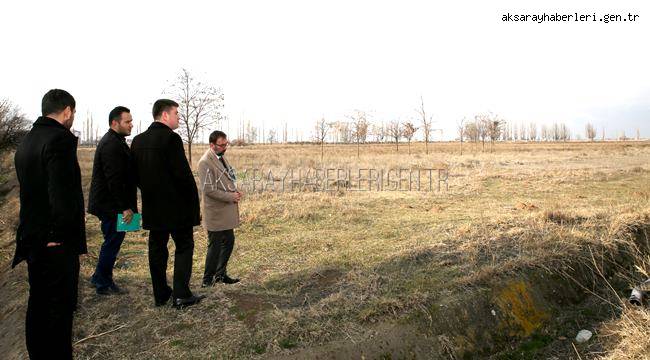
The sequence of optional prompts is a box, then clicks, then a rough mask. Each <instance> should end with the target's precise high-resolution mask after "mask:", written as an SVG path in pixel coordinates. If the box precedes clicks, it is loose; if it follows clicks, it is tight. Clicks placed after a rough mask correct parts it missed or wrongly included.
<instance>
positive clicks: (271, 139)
mask: <svg viewBox="0 0 650 360" xmlns="http://www.w3.org/2000/svg"><path fill="white" fill-rule="evenodd" d="M266 141H268V143H269V144H273V143H275V130H274V129H271V130H269V132H268V137H267V138H266Z"/></svg>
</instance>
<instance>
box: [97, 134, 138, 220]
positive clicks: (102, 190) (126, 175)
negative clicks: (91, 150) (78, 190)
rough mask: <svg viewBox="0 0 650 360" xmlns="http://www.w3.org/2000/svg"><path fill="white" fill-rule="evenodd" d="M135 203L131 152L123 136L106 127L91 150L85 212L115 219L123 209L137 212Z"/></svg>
mask: <svg viewBox="0 0 650 360" xmlns="http://www.w3.org/2000/svg"><path fill="white" fill-rule="evenodd" d="M137 202H138V201H137V188H136V185H135V174H134V173H133V165H132V160H131V151H130V150H129V146H128V145H127V144H126V140H125V139H124V136H123V135H120V134H118V133H116V132H115V131H113V129H109V130H108V132H107V133H106V134H105V135H104V136H103V137H102V139H101V140H100V141H99V144H97V150H96V151H95V159H94V161H93V177H92V181H91V183H90V194H89V195H88V212H89V213H91V214H93V215H96V216H97V217H99V218H116V215H117V213H121V212H123V211H124V210H127V209H131V210H133V212H138V204H137Z"/></svg>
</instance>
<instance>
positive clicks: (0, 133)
mask: <svg viewBox="0 0 650 360" xmlns="http://www.w3.org/2000/svg"><path fill="white" fill-rule="evenodd" d="M28 125H29V122H28V121H27V119H26V118H25V115H23V114H22V112H21V110H20V108H18V106H16V105H14V104H13V103H12V102H11V101H9V100H8V99H0V151H4V150H7V149H9V148H12V147H15V146H16V145H18V143H19V142H20V140H21V139H22V137H23V136H24V135H25V134H26V133H27V126H28Z"/></svg>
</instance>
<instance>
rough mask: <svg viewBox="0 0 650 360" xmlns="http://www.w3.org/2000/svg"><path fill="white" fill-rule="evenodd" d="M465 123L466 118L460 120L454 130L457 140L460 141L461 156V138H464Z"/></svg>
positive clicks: (461, 151)
mask: <svg viewBox="0 0 650 360" xmlns="http://www.w3.org/2000/svg"><path fill="white" fill-rule="evenodd" d="M465 121H467V119H466V118H464V117H463V118H462V119H461V120H460V121H459V122H458V123H457V124H456V125H457V126H456V129H457V130H458V140H460V154H461V155H463V137H464V136H465Z"/></svg>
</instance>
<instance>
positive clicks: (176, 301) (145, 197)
mask: <svg viewBox="0 0 650 360" xmlns="http://www.w3.org/2000/svg"><path fill="white" fill-rule="evenodd" d="M152 112H153V118H154V122H153V124H151V126H149V128H148V129H147V131H145V132H143V133H142V134H140V135H138V136H136V137H135V138H134V139H133V142H132V143H131V152H132V153H133V160H134V166H135V173H136V178H137V180H136V181H137V184H138V187H139V188H140V193H141V195H142V227H143V228H145V229H147V230H149V270H150V271H151V282H152V284H153V294H154V300H155V303H156V306H162V305H164V304H166V303H167V301H168V300H169V298H170V296H172V295H173V303H172V305H173V306H174V307H176V308H181V307H185V306H190V305H194V304H196V303H198V302H199V301H200V300H201V299H202V298H203V297H202V296H194V295H193V294H192V291H191V290H190V286H189V283H190V278H191V276H192V255H193V253H194V232H193V227H194V226H196V225H199V224H200V222H201V217H200V214H199V195H198V190H197V188H196V182H195V181H194V175H192V170H191V169H190V165H189V163H188V162H187V158H186V157H185V150H184V148H183V141H182V140H181V137H180V136H179V135H178V134H176V133H175V132H174V130H175V129H177V128H178V104H177V103H176V102H174V101H172V100H167V99H160V100H157V101H156V102H155V103H154V104H153V111H152ZM170 235H171V237H172V239H173V240H174V244H175V246H176V252H175V258H174V283H173V285H174V288H173V291H172V289H171V288H170V287H169V285H167V276H166V271H167V259H168V257H169V253H168V251H167V242H168V241H169V236H170Z"/></svg>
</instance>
